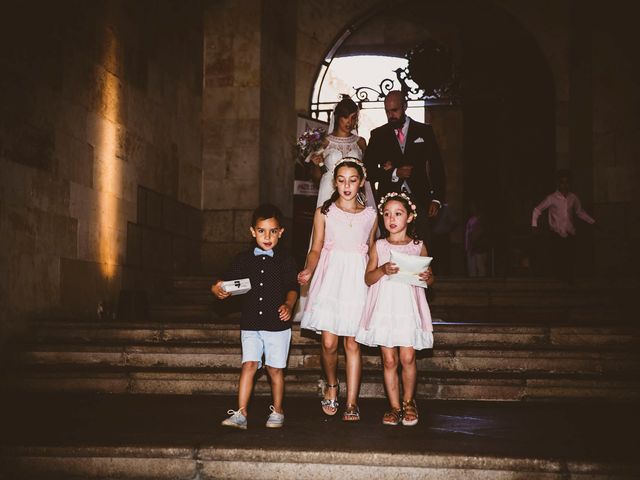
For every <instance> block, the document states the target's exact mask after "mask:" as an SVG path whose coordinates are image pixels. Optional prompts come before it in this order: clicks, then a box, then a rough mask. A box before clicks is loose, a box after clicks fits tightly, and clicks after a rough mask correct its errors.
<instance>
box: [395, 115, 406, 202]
mask: <svg viewBox="0 0 640 480" xmlns="http://www.w3.org/2000/svg"><path fill="white" fill-rule="evenodd" d="M397 130H399V129H395V130H394V132H396V139H398V134H397ZM401 130H402V133H403V134H404V141H403V142H401V141H400V139H398V144H399V145H400V150H402V153H404V147H405V145H406V144H407V133H408V132H409V115H406V116H405V118H404V125H402V129H401ZM391 181H392V182H399V181H400V177H398V169H397V168H394V169H393V172H391ZM400 189H401V190H403V191H405V192H407V193H411V189H410V188H409V185H408V184H407V182H406V181H405V182H402V185H400Z"/></svg>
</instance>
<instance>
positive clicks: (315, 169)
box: [309, 138, 329, 183]
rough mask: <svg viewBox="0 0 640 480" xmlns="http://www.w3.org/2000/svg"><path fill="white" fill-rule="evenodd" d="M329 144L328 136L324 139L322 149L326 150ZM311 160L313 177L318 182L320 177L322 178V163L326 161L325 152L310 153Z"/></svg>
mask: <svg viewBox="0 0 640 480" xmlns="http://www.w3.org/2000/svg"><path fill="white" fill-rule="evenodd" d="M327 145H329V140H327V139H326V138H325V139H324V140H323V141H322V147H321V148H322V149H323V150H324V149H325V148H327ZM309 160H311V161H310V163H311V179H312V180H313V181H314V182H315V183H318V182H320V179H321V178H322V168H321V167H320V165H319V164H320V163H322V162H324V154H323V152H320V153H312V154H311V155H309Z"/></svg>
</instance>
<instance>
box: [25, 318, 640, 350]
mask: <svg viewBox="0 0 640 480" xmlns="http://www.w3.org/2000/svg"><path fill="white" fill-rule="evenodd" d="M292 334H293V336H292V343H293V344H294V345H314V344H317V343H318V335H315V334H313V333H310V332H308V331H305V330H302V329H301V328H300V326H299V325H298V324H294V325H293V328H292ZM28 339H29V342H34V341H35V342H44V343H83V342H84V343H100V342H103V343H114V342H115V343H119V344H121V345H128V344H174V343H177V344H181V343H184V344H190V345H197V344H200V343H207V344H237V343H239V341H240V331H239V328H238V326H237V324H228V323H224V324H215V323H210V322H207V323H192V324H187V323H175V322H166V323H162V322H144V323H135V324H133V323H126V324H125V323H116V322H104V323H89V322H68V321H67V322H56V321H52V322H39V323H37V324H35V325H34V329H33V331H32V332H30V334H29V337H28ZM434 341H435V346H436V349H439V348H440V347H443V346H446V347H487V348H489V347H504V348H536V347H537V348H569V347H575V348H596V349H602V348H620V349H624V348H629V349H634V348H637V347H639V346H640V327H631V326H621V327H612V326H606V327H603V326H593V327H592V326H580V325H578V326H576V325H573V326H572V325H567V326H562V325H558V326H556V325H536V326H534V325H503V324H477V323H471V324H462V323H445V322H434Z"/></svg>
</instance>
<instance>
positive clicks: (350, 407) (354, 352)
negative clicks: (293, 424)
mask: <svg viewBox="0 0 640 480" xmlns="http://www.w3.org/2000/svg"><path fill="white" fill-rule="evenodd" d="M365 177H366V174H365V169H364V165H363V164H362V162H361V161H360V160H358V159H355V158H350V157H348V158H344V159H342V160H341V161H339V162H338V163H337V164H336V166H335V168H334V171H333V178H334V182H335V187H336V189H335V192H334V193H333V194H332V195H331V198H329V200H327V201H326V202H325V203H324V204H323V205H322V206H321V207H319V208H318V209H317V210H316V213H315V216H314V219H313V238H312V242H311V250H309V254H308V255H307V263H306V265H305V268H304V270H302V271H301V272H300V273H299V274H298V282H299V283H300V284H301V285H306V284H307V283H309V281H311V285H310V287H309V294H308V297H307V303H306V306H305V310H304V313H303V315H302V320H301V326H302V328H306V329H309V330H313V331H316V332H318V333H321V334H322V353H321V360H322V367H323V368H324V372H325V375H326V378H327V384H326V388H325V391H324V398H323V399H322V402H321V406H322V410H323V411H324V413H325V414H327V415H335V414H336V413H337V411H338V385H339V383H338V377H337V364H338V340H339V337H344V350H345V353H346V373H347V406H346V410H345V411H344V414H343V416H342V419H343V420H345V421H357V420H360V413H359V411H358V404H357V399H358V393H359V390H360V375H361V369H362V365H361V364H362V361H361V358H360V346H359V345H358V343H357V342H356V341H355V338H354V337H355V336H356V332H357V331H358V326H359V323H360V319H361V318H362V311H363V308H364V304H365V301H366V298H367V289H368V288H367V285H366V284H365V282H364V274H365V270H366V266H367V252H368V251H369V247H370V246H371V245H372V244H373V240H374V234H375V231H376V226H377V225H376V212H375V210H374V209H373V208H371V207H364V206H363V205H361V204H360V203H359V202H358V201H357V199H356V195H357V194H358V191H359V190H360V189H361V188H362V187H363V185H364V182H365ZM312 277H313V278H312Z"/></svg>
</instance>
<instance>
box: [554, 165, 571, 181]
mask: <svg viewBox="0 0 640 480" xmlns="http://www.w3.org/2000/svg"><path fill="white" fill-rule="evenodd" d="M556 178H557V179H558V180H560V179H561V178H566V179H567V180H571V170H569V169H567V168H561V169H560V170H558V171H557V172H556Z"/></svg>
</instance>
